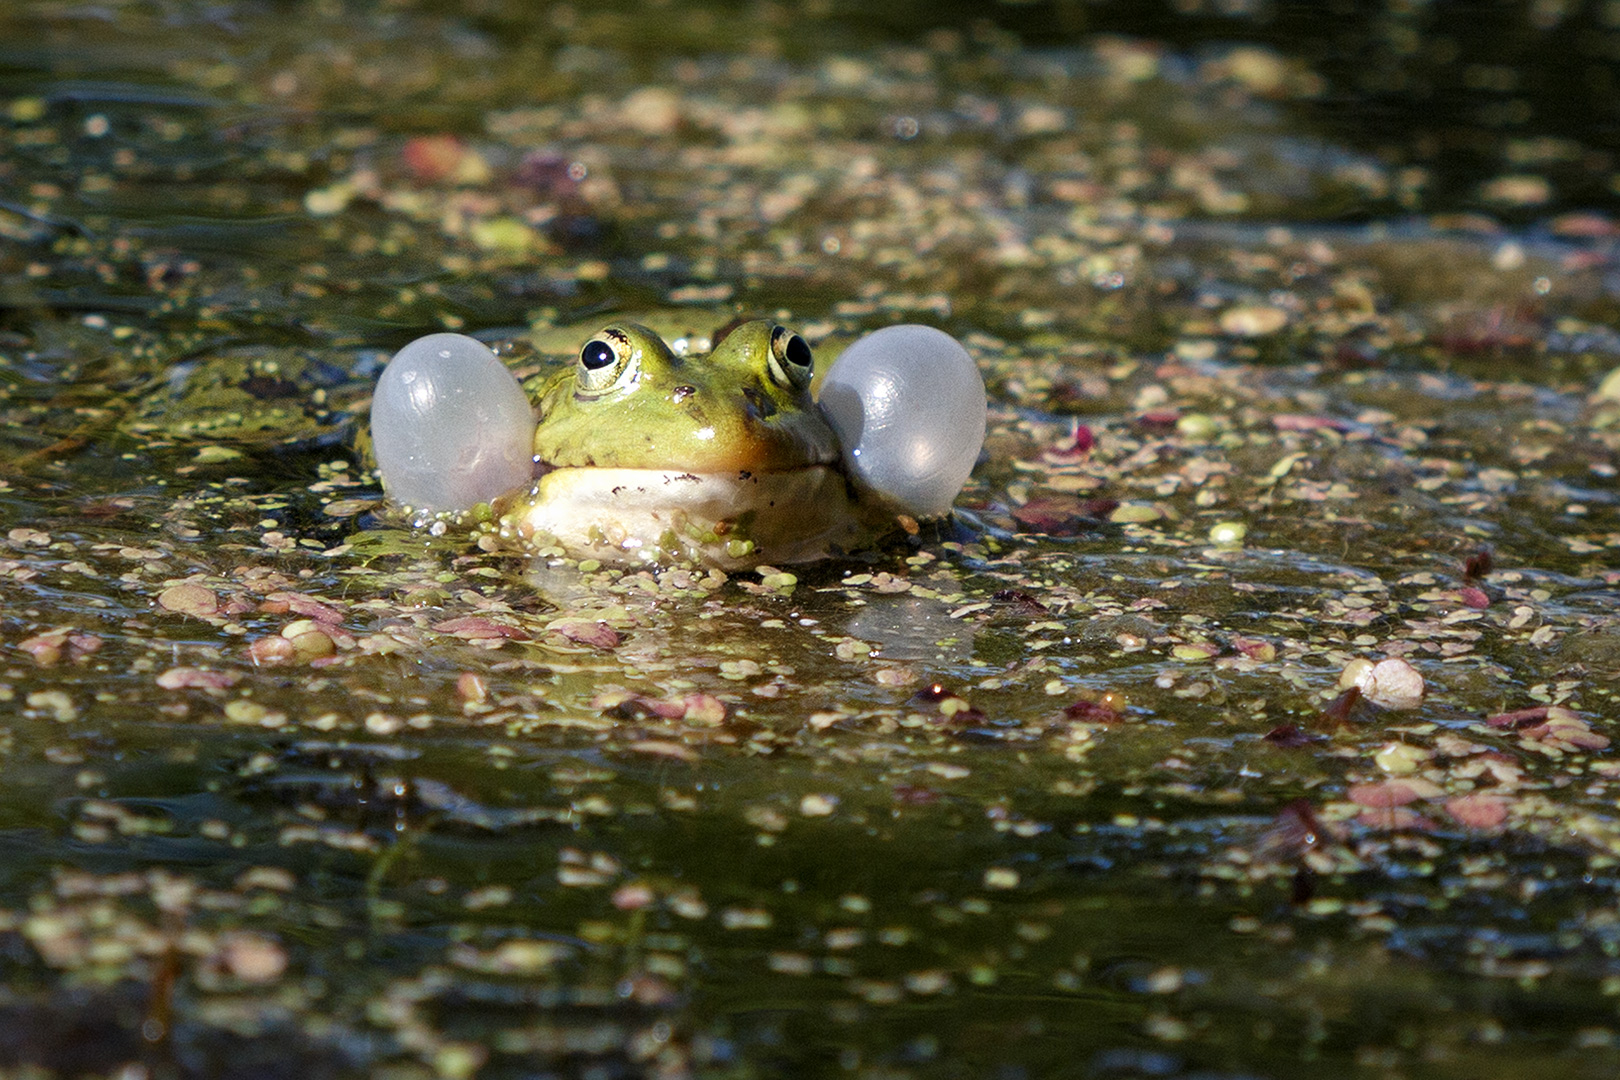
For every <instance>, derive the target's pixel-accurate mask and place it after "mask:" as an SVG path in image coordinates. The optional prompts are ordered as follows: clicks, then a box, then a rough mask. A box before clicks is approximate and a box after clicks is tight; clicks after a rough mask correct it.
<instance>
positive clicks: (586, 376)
mask: <svg viewBox="0 0 1620 1080" xmlns="http://www.w3.org/2000/svg"><path fill="white" fill-rule="evenodd" d="M633 351H634V350H632V348H631V346H630V340H629V339H628V338H627V337H625V336H624V334H622V333H616V332H615V331H614V330H612V329H608V330H604V331H603V332H602V335H601V336H600V337H594V338H592V339H591V340H589V341H587V342H586V343H585V347H584V348H582V349H580V350H579V368H578V370H577V371H576V372H575V376H576V378H577V381H578V383H579V388H580V389H581V390H583V391H585V392H586V393H588V394H600V393H602V392H603V391H605V390H611V389H613V388H614V387H616V386H618V385H620V384H621V383H623V382H624V381H625V380H626V379H628V378H633V377H634V371H633V369H634V368H635V367H636V366H637V365H635V364H633V363H632V362H631V361H632V359H633V357H632V353H633Z"/></svg>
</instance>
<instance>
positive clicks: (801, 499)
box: [506, 464, 862, 568]
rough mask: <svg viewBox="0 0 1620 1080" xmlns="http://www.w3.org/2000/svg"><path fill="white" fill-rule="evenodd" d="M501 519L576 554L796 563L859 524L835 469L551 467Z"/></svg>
mask: <svg viewBox="0 0 1620 1080" xmlns="http://www.w3.org/2000/svg"><path fill="white" fill-rule="evenodd" d="M506 521H507V522H508V524H509V526H510V527H511V528H512V529H513V530H514V531H515V532H516V533H517V534H518V535H519V536H520V537H522V538H523V539H524V540H525V541H526V542H528V543H530V544H531V545H534V546H536V547H537V548H538V549H543V548H544V547H545V546H546V541H547V540H548V539H549V540H551V541H554V542H555V543H556V544H557V545H558V546H560V547H561V548H562V549H563V550H564V551H565V552H566V553H568V554H570V555H573V556H576V557H580V558H601V559H604V560H608V561H613V562H620V563H624V562H632V563H633V562H670V561H690V562H696V563H700V564H703V565H710V566H720V567H724V568H736V567H743V566H753V565H758V564H760V563H790V562H803V561H806V560H809V559H815V558H820V557H822V556H824V555H826V554H828V553H829V551H831V550H836V549H838V548H840V547H843V546H848V545H853V544H854V542H855V541H856V540H857V539H858V538H859V537H860V535H861V534H862V524H861V522H860V518H859V514H858V512H857V510H856V507H855V504H854V503H853V501H852V499H851V496H850V493H849V491H848V487H847V484H846V482H845V478H844V475H843V473H842V472H841V471H840V470H838V469H837V468H835V467H833V466H830V465H822V464H812V465H805V466H799V467H797V468H791V469H778V470H767V471H762V470H748V469H737V470H726V471H721V472H695V471H691V470H684V469H626V468H571V467H562V468H558V467H550V468H547V469H545V471H544V472H543V473H542V474H541V475H540V476H539V478H538V479H537V480H536V481H535V484H534V486H533V488H532V489H531V490H530V492H529V495H528V497H527V499H525V500H524V501H523V502H522V504H521V505H520V506H519V507H517V508H516V509H515V510H514V511H513V512H512V513H511V514H509V515H507V519H506Z"/></svg>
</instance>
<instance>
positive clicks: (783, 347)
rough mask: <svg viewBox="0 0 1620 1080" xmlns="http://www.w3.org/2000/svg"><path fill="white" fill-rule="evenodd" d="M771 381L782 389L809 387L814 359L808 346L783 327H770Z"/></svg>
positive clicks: (802, 339) (807, 343) (796, 335)
mask: <svg viewBox="0 0 1620 1080" xmlns="http://www.w3.org/2000/svg"><path fill="white" fill-rule="evenodd" d="M769 366H770V373H771V381H772V382H774V383H775V384H776V385H777V386H780V387H783V388H784V389H790V390H794V389H802V388H803V387H806V386H809V385H810V375H811V371H812V369H813V368H814V366H815V357H814V356H813V355H812V354H811V352H810V344H809V342H807V341H805V340H804V338H802V337H800V336H799V335H798V334H795V333H794V332H793V331H791V330H789V329H788V328H787V327H785V326H773V327H771V357H770V362H769Z"/></svg>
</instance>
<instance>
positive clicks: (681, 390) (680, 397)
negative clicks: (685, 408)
mask: <svg viewBox="0 0 1620 1080" xmlns="http://www.w3.org/2000/svg"><path fill="white" fill-rule="evenodd" d="M695 393H697V387H695V386H677V387H676V388H675V389H673V390H671V391H670V392H669V396H670V398H671V400H673V401H674V402H675V404H677V405H679V404H680V403H681V402H683V401H685V400H686V399H687V398H689V397H691V396H692V395H693V394H695Z"/></svg>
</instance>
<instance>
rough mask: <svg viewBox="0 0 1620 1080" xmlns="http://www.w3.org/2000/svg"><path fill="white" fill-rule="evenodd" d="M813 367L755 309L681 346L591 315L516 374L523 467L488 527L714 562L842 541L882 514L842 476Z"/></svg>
mask: <svg viewBox="0 0 1620 1080" xmlns="http://www.w3.org/2000/svg"><path fill="white" fill-rule="evenodd" d="M576 340H577V339H576ZM813 378H814V364H813V357H812V354H811V350H810V346H809V345H808V344H807V343H806V342H805V340H804V338H802V337H801V336H799V335H798V334H797V333H794V332H793V331H792V330H789V329H787V328H786V327H783V326H780V325H778V324H775V323H773V322H770V321H763V320H762V321H755V322H748V323H744V324H742V325H740V326H738V327H736V328H735V329H733V330H732V331H731V332H730V333H729V334H726V335H725V336H724V337H723V338H722V339H721V340H720V341H719V342H718V344H716V345H715V347H714V349H713V351H712V352H709V353H708V354H707V355H692V356H682V355H677V354H676V353H675V352H674V351H673V350H672V349H671V348H670V347H669V345H667V344H666V343H665V342H664V340H663V339H662V338H660V337H659V336H658V335H657V334H656V333H654V332H653V331H652V330H649V329H648V328H646V327H645V326H642V325H640V324H637V323H632V322H623V323H615V324H613V325H610V326H607V327H605V328H603V329H602V330H600V331H599V332H597V333H596V334H594V335H593V336H592V337H591V338H590V340H589V341H587V342H586V343H585V345H584V347H583V348H581V349H580V350H579V354H578V356H577V358H576V359H575V361H574V362H573V364H572V365H570V366H569V367H568V368H567V369H565V370H562V371H557V372H555V373H550V374H547V375H544V376H542V377H541V378H540V379H539V380H537V381H536V382H531V384H530V392H531V397H532V398H533V400H534V401H535V405H536V411H537V414H538V423H537V426H536V428H535V435H534V458H535V461H536V463H537V469H538V470H539V475H538V478H537V479H536V481H535V483H534V485H533V486H532V487H531V488H530V489H529V490H528V491H526V492H522V493H518V494H517V495H516V496H515V497H513V498H512V499H511V500H510V501H509V504H508V505H506V506H503V507H500V508H499V509H501V510H502V511H503V512H502V513H501V516H500V519H499V527H500V530H501V532H502V533H503V534H505V535H508V536H512V537H516V538H518V539H521V540H522V541H524V542H525V543H526V544H530V545H532V546H537V547H541V548H543V547H545V546H546V545H547V543H548V542H552V543H555V544H556V545H557V546H560V547H561V548H563V549H564V550H565V551H567V552H568V553H569V554H570V555H574V556H576V557H581V558H591V557H595V558H601V559H603V560H605V561H613V562H625V561H630V562H639V561H648V562H669V561H690V562H696V563H701V564H705V565H711V566H720V567H725V568H736V567H745V566H754V565H758V564H760V563H793V562H803V561H805V560H808V559H813V558H818V557H820V556H822V555H825V554H828V553H830V552H835V551H838V550H850V549H853V548H855V547H858V546H859V545H860V544H862V543H863V542H865V541H867V540H869V539H870V538H871V537H872V536H873V534H874V533H875V532H876V531H878V530H880V529H882V528H884V527H885V526H886V525H887V526H892V525H893V523H894V515H893V514H892V513H887V514H886V513H885V512H884V511H883V510H882V509H881V508H879V507H876V506H869V505H866V504H864V503H863V502H862V501H861V500H860V499H859V498H858V496H857V494H856V493H855V492H854V491H853V490H852V489H851V487H850V485H849V484H848V482H847V480H846V477H845V474H844V471H843V469H842V467H841V464H840V446H839V439H838V436H837V435H836V434H835V433H834V431H833V429H832V427H831V426H830V425H829V424H828V422H827V420H826V419H824V418H823V416H822V414H821V412H820V411H819V410H818V409H817V408H816V403H815V399H814V397H813V396H812V392H811V384H812V381H813ZM503 502H507V500H503Z"/></svg>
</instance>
